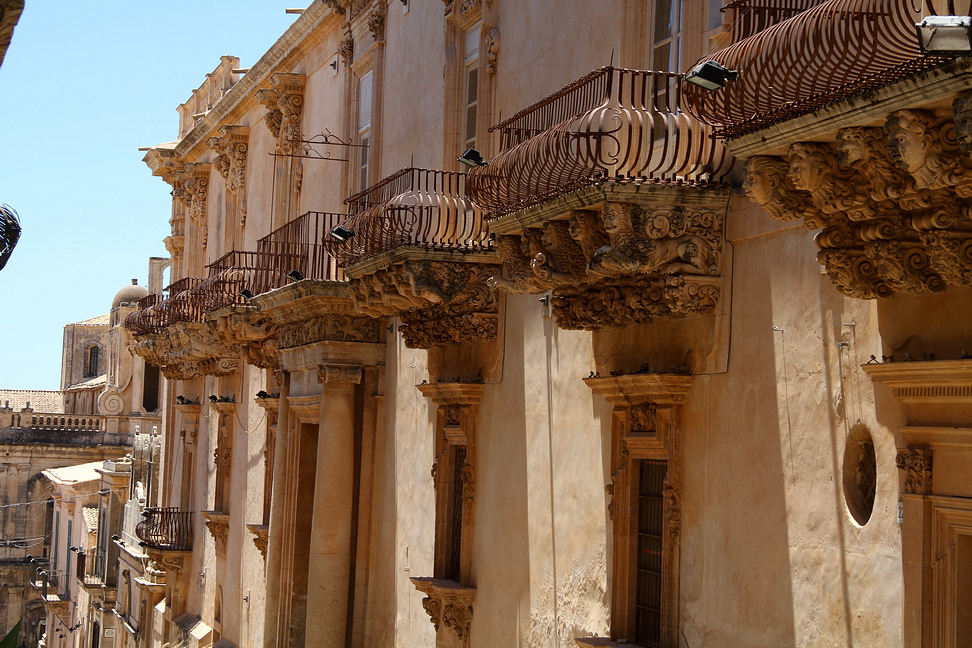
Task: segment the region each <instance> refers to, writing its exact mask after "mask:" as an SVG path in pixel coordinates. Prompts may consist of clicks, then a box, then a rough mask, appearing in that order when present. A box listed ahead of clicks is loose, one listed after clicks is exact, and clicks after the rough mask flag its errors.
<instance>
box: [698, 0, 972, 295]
mask: <svg viewBox="0 0 972 648" xmlns="http://www.w3.org/2000/svg"><path fill="white" fill-rule="evenodd" d="M942 5H944V3H938V2H937V1H936V2H932V3H925V4H920V5H919V4H912V3H911V2H906V1H905V0H860V1H852V0H828V1H827V2H824V3H822V4H820V5H817V6H815V7H813V8H811V9H808V10H807V11H804V12H802V13H800V14H799V15H797V16H794V17H792V18H790V19H788V20H785V21H783V22H781V23H779V24H777V25H774V26H772V27H770V28H768V29H766V30H765V31H763V32H760V33H758V34H755V35H753V36H751V37H749V38H746V39H744V40H742V41H740V42H739V43H736V44H734V45H732V46H730V47H728V48H726V49H724V50H722V51H721V52H717V53H716V54H714V55H712V56H711V57H708V58H711V59H712V60H716V61H718V62H719V63H721V64H722V65H724V66H726V67H729V68H732V69H738V70H739V76H738V77H737V78H736V80H735V81H732V82H730V83H729V84H728V85H727V86H726V87H725V88H723V89H722V90H719V91H717V92H705V91H703V90H700V89H693V90H690V91H687V93H686V106H687V107H688V109H689V110H690V111H691V112H693V113H694V114H696V115H697V116H698V117H700V118H701V119H703V120H705V121H707V122H709V123H712V124H714V125H716V126H718V127H719V128H720V129H721V130H720V131H719V132H718V135H719V136H721V137H725V138H727V146H728V147H729V148H730V149H731V150H732V151H733V152H734V153H735V154H736V155H739V156H741V157H747V158H748V160H747V163H746V169H747V171H746V176H747V177H746V183H745V185H744V188H745V191H746V193H747V195H748V196H749V198H750V199H752V200H753V201H754V202H756V203H758V204H759V205H761V206H763V207H764V209H766V211H767V212H768V214H769V216H770V217H771V218H773V219H775V220H781V221H791V220H792V221H797V222H799V220H800V219H802V221H803V225H804V226H805V227H807V228H808V229H812V230H819V232H818V234H817V236H816V237H815V239H814V241H815V243H816V245H817V247H818V251H817V261H818V262H819V263H820V264H821V265H823V266H824V268H825V270H826V273H827V275H828V276H829V277H830V279H831V282H832V283H833V285H834V287H835V288H836V289H837V290H838V291H840V292H841V293H843V294H844V295H846V296H848V297H853V298H857V299H878V298H886V297H891V296H893V295H895V294H901V293H937V292H942V291H944V290H946V289H947V288H948V287H949V286H972V227H970V226H969V214H972V158H970V155H969V154H970V152H972V93H970V92H969V91H968V88H969V87H972V63H970V61H969V59H968V58H966V57H960V58H957V59H955V60H949V58H947V57H941V56H923V55H922V54H921V53H920V50H919V41H918V38H917V36H916V33H915V27H914V24H915V23H916V22H919V21H920V20H921V19H922V17H923V16H924V15H927V14H928V13H934V12H935V11H937V10H940V9H944V7H943V6H942ZM952 9H953V7H951V6H949V7H948V13H952ZM940 13H943V12H940ZM821 52H824V53H825V55H821ZM806 62H809V63H806ZM771 88H772V91H770V89H771ZM949 106H951V109H949Z"/></svg>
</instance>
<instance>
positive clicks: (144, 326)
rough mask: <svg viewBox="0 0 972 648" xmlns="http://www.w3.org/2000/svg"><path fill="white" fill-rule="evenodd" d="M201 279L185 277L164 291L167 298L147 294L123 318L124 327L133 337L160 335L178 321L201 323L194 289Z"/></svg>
mask: <svg viewBox="0 0 972 648" xmlns="http://www.w3.org/2000/svg"><path fill="white" fill-rule="evenodd" d="M202 281H203V280H202V279H199V278H196V277H185V278H183V279H180V280H178V281H176V282H175V283H173V284H170V285H169V286H167V287H166V288H164V289H163V292H167V293H168V294H169V296H168V298H162V296H161V295H147V296H145V297H143V298H142V299H140V300H139V301H138V310H136V311H135V312H133V313H131V314H130V315H129V316H128V317H126V318H125V328H127V329H128V330H129V331H131V332H132V334H133V335H145V334H148V333H159V332H160V331H163V330H164V329H166V328H168V327H169V326H172V325H173V324H176V323H178V322H201V321H202V314H203V311H202V310H201V309H200V307H199V302H198V299H197V298H195V297H194V293H193V289H194V288H196V287H198V286H199V284H200V283H202Z"/></svg>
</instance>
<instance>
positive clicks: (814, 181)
mask: <svg viewBox="0 0 972 648" xmlns="http://www.w3.org/2000/svg"><path fill="white" fill-rule="evenodd" d="M786 175H787V178H789V180H790V182H791V183H792V184H793V186H794V187H796V188H797V189H800V190H801V191H810V192H814V191H816V190H817V189H819V188H820V185H821V184H822V183H823V178H824V167H823V165H822V164H820V161H819V160H818V159H816V156H815V155H813V153H812V152H811V150H810V149H808V148H806V147H803V146H799V145H798V146H793V147H792V148H791V153H790V168H789V170H788V171H787V174H786Z"/></svg>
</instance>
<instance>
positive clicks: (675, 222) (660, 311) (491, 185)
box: [468, 67, 735, 330]
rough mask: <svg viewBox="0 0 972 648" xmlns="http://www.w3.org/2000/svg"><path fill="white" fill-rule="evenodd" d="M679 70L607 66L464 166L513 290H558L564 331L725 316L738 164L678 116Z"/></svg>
mask: <svg viewBox="0 0 972 648" xmlns="http://www.w3.org/2000/svg"><path fill="white" fill-rule="evenodd" d="M683 86H684V81H683V80H682V78H681V76H680V75H677V74H670V73H666V72H648V71H642V70H626V69H618V68H613V67H605V68H601V69H599V70H595V71H593V72H591V73H590V74H588V75H587V76H585V77H583V78H582V79H579V80H578V81H575V82H574V83H572V84H570V85H568V86H566V87H564V88H563V89H561V90H559V91H558V92H556V93H554V94H552V95H550V96H549V97H547V98H545V99H542V100H541V101H538V102H537V103H535V104H533V105H532V106H530V107H528V108H526V109H524V110H522V111H520V112H519V113H517V114H516V115H514V116H513V117H511V118H509V119H507V120H505V121H503V122H501V123H500V124H497V125H496V126H493V128H492V129H491V130H499V131H500V134H501V137H500V140H501V148H502V150H501V152H500V153H499V154H498V155H497V156H495V157H494V158H492V159H490V160H489V163H488V166H482V167H478V168H475V169H472V170H471V171H470V172H469V180H468V185H469V196H470V198H471V199H472V201H473V202H474V203H475V204H476V205H478V206H479V207H481V208H482V209H483V210H484V211H485V212H486V213H487V215H488V218H489V219H490V220H489V228H490V230H491V231H492V232H493V234H495V235H496V236H497V240H496V245H497V251H498V253H499V255H500V257H501V259H502V262H503V271H502V273H496V274H495V275H494V276H493V277H491V278H490V280H489V283H490V285H491V286H494V287H497V288H499V289H501V290H503V291H505V292H510V293H541V292H546V291H552V297H553V299H552V304H553V311H554V316H555V317H556V318H557V323H558V325H559V326H561V327H562V328H568V329H588V330H594V329H599V328H612V327H621V326H626V325H628V324H631V323H642V322H649V321H651V320H652V319H654V318H658V317H685V316H699V315H702V316H708V315H714V314H716V313H717V312H718V311H719V304H720V299H719V295H720V290H721V284H722V242H723V221H724V219H725V213H726V209H727V208H728V201H729V188H728V186H727V185H726V184H724V182H725V181H726V179H727V177H728V175H729V174H730V173H731V172H732V170H733V167H734V164H735V159H734V158H733V157H732V155H730V154H729V153H728V152H727V151H726V149H725V148H724V147H723V145H722V143H721V142H718V141H716V140H714V139H712V138H711V137H710V135H711V129H710V128H709V127H708V126H706V125H704V124H702V123H701V122H699V121H698V120H696V119H695V118H693V117H691V116H690V115H689V114H688V113H686V112H684V111H683V110H681V108H680V105H681V100H682V94H683Z"/></svg>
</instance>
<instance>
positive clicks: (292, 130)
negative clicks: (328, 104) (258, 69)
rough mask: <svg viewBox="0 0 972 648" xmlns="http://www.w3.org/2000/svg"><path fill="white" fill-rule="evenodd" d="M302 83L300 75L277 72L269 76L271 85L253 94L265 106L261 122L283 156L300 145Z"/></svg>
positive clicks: (302, 102) (302, 77)
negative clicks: (275, 140) (276, 140)
mask: <svg viewBox="0 0 972 648" xmlns="http://www.w3.org/2000/svg"><path fill="white" fill-rule="evenodd" d="M305 83H306V78H305V76H304V75H303V74H292V73H286V72H277V73H276V74H274V75H273V76H272V77H270V84H271V87H270V88H263V89H261V90H258V91H257V93H256V97H257V101H259V102H260V103H261V104H262V105H263V106H264V107H265V108H266V109H267V114H266V116H265V117H264V123H265V124H266V126H267V128H269V129H270V132H271V133H272V134H273V136H274V137H275V138H277V139H278V145H277V149H278V150H279V151H280V152H281V153H283V154H285V155H291V154H293V153H295V152H297V150H298V149H299V148H300V146H301V143H300V140H301V139H302V131H301V122H302V119H303V114H304V86H305Z"/></svg>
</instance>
